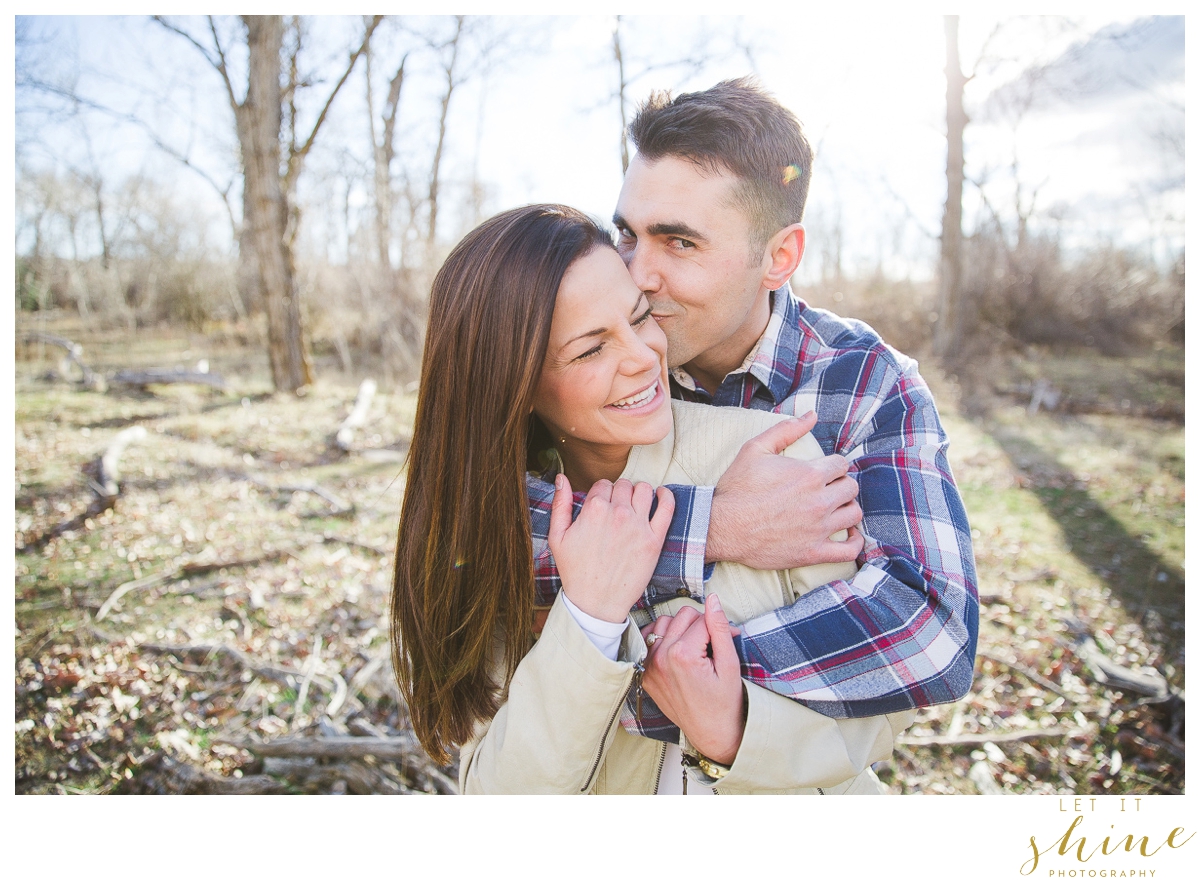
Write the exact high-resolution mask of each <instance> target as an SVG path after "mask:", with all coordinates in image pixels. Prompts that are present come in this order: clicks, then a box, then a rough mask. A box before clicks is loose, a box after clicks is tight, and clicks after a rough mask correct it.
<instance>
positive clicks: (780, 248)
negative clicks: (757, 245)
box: [763, 223, 804, 290]
mask: <svg viewBox="0 0 1200 880" xmlns="http://www.w3.org/2000/svg"><path fill="white" fill-rule="evenodd" d="M803 256H804V225H803V224H801V223H793V224H792V225H791V226H785V227H784V228H783V229H781V230H779V231H778V232H776V233H775V234H774V235H773V236H771V240H770V242H768V244H767V258H768V259H770V261H771V264H770V266H769V267H768V268H767V273H766V275H764V276H763V286H764V287H766V288H767V289H768V290H778V289H779V288H781V287H783V285H784V284H785V283H787V280H788V279H789V278H791V277H792V275H794V274H795V273H796V269H797V268H798V267H799V265H800V258H801V257H803Z"/></svg>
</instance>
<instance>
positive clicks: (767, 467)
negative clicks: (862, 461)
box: [705, 412, 863, 571]
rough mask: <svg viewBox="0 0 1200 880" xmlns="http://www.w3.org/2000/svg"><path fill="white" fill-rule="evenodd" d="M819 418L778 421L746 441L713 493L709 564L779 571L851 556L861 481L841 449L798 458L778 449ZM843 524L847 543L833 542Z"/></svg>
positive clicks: (857, 538) (856, 545) (856, 544)
mask: <svg viewBox="0 0 1200 880" xmlns="http://www.w3.org/2000/svg"><path fill="white" fill-rule="evenodd" d="M816 423H817V416H816V414H815V413H811V412H810V413H807V414H806V415H804V416H802V417H800V418H797V419H789V420H788V421H786V422H780V423H779V424H778V425H775V426H773V427H771V428H768V429H767V430H766V431H763V432H762V433H761V434H759V435H758V436H757V437H754V438H753V439H751V440H748V441H746V443H745V444H744V445H743V446H742V450H741V452H739V453H738V454H737V458H735V459H734V460H733V463H732V464H731V465H730V466H729V469H728V470H727V471H725V473H724V474H723V475H722V476H721V479H720V481H719V482H718V483H717V486H716V490H715V491H714V492H713V502H712V516H711V519H710V521H709V526H708V547H707V550H706V552H705V561H706V562H717V561H721V560H726V561H730V562H740V563H742V564H743V565H748V566H750V567H751V568H757V569H762V570H764V571H774V570H776V569H783V568H799V567H801V566H805V565H816V564H818V563H823V562H850V561H853V560H854V559H855V558H856V557H857V556H858V554H859V551H861V550H862V547H863V537H862V534H861V533H860V532H859V531H858V529H857V528H854V527H855V526H857V525H858V523H860V522H861V521H862V508H861V507H859V506H858V502H857V501H856V500H855V499H856V498H857V497H858V483H856V482H855V481H854V479H853V478H851V477H849V476H847V472H848V470H849V465H848V464H847V463H846V459H844V458H842V456H840V455H827V456H825V457H824V458H819V459H815V460H813V461H799V460H797V459H794V458H785V457H784V456H782V455H780V453H781V452H783V451H784V450H785V449H787V448H788V447H789V446H791V445H792V444H793V443H795V442H796V441H797V440H799V439H800V438H801V437H803V436H804V435H805V434H807V433H808V432H809V431H811V430H812V429H813V426H814V425H815V424H816ZM843 529H849V530H851V531H850V535H849V537H848V538H847V540H845V541H833V540H830V536H831V535H833V534H835V533H836V532H840V531H841V530H843Z"/></svg>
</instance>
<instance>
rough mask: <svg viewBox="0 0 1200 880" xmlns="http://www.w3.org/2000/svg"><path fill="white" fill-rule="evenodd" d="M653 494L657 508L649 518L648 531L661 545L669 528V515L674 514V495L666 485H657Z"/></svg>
mask: <svg viewBox="0 0 1200 880" xmlns="http://www.w3.org/2000/svg"><path fill="white" fill-rule="evenodd" d="M655 495H656V496H657V497H658V509H657V510H655V511H654V516H652V517H651V518H650V532H651V534H653V535H654V537H655V538H656V539H657V540H658V545H659V546H660V547H661V546H662V542H663V541H665V540H666V538H667V531H668V530H669V529H670V528H671V517H672V516H674V515H675V496H674V495H673V494H671V490H670V489H668V488H667V487H666V486H659V487H658V491H657V492H655Z"/></svg>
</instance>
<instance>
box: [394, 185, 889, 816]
mask: <svg viewBox="0 0 1200 880" xmlns="http://www.w3.org/2000/svg"><path fill="white" fill-rule="evenodd" d="M430 312H431V314H430V322H429V328H428V331H427V337H426V347H425V354H424V362H423V368H422V378H421V389H420V396H419V401H418V407H417V417H416V424H415V427H414V435H413V443H412V453H411V460H410V467H409V476H408V481H407V485H406V489H405V499H404V505H403V509H402V512H401V520H400V530H399V537H398V540H397V553H396V575H395V584H394V589H393V596H392V620H393V628H392V640H393V660H394V663H395V668H396V670H397V676H398V679H399V681H400V685H401V690H402V692H403V693H404V695H405V698H406V699H407V701H408V704H409V710H410V714H411V717H412V722H413V727H414V730H415V732H416V733H417V736H418V738H419V739H420V741H421V743H422V745H423V746H424V747H425V748H426V750H427V751H428V752H429V753H430V754H431V755H432V756H433V757H434V758H435V759H437V760H441V761H445V760H446V759H447V757H448V750H449V749H450V748H451V747H453V746H455V745H461V746H462V755H461V762H460V783H461V787H462V790H463V791H464V793H468V792H475V791H479V792H524V791H553V792H564V793H566V792H596V793H599V792H626V793H636V792H644V793H647V794H648V793H652V792H654V791H657V790H659V789H660V778H661V777H662V776H663V774H662V773H660V770H661V768H662V767H663V766H664V762H665V747H664V744H663V743H661V742H659V741H657V740H654V739H649V738H647V737H643V736H635V735H632V734H631V733H629V732H627V731H626V730H625V727H624V726H622V724H620V723H617V721H618V718H619V717H620V716H621V714H622V712H623V711H624V712H625V713H626V714H627V715H629V714H630V711H631V710H630V709H628V708H623V707H625V705H626V702H627V701H626V698H627V696H630V695H631V694H634V693H636V691H637V681H635V679H639V678H640V674H641V671H642V670H643V669H644V668H645V664H646V663H649V665H650V667H651V668H652V669H653V668H654V667H655V662H656V656H657V653H656V652H658V651H661V650H663V649H664V646H667V647H669V645H668V644H667V643H668V642H671V641H678V640H679V638H680V636H681V633H682V631H683V630H685V629H686V630H688V631H689V632H691V633H694V632H695V628H694V627H689V626H688V624H689V623H695V621H696V619H697V618H698V612H696V611H695V610H683V609H681V608H680V607H677V606H679V605H681V604H682V603H683V601H684V600H678V602H676V603H672V606H671V607H669V608H666V609H661V611H662V612H663V614H665V615H667V616H670V620H667V619H666V616H662V615H660V620H659V621H658V622H653V623H652V622H650V621H649V620H647V619H643V620H642V621H640V622H641V623H643V624H645V625H646V632H647V633H648V634H649V633H652V635H649V636H648V638H647V639H643V635H642V633H641V632H640V631H639V629H638V627H637V626H636V625H635V624H634V622H632V621H631V620H630V618H629V609H630V608H631V607H632V606H633V604H634V603H635V602H636V601H637V600H638V598H640V596H641V595H642V593H643V591H644V589H645V586H646V584H647V582H648V581H649V578H650V574H651V572H652V571H653V568H654V564H655V561H656V558H657V556H658V553H659V550H660V548H661V545H662V541H663V537H664V535H665V533H666V528H667V525H668V523H669V519H670V516H671V513H672V510H673V498H672V496H671V494H670V492H669V491H667V490H665V489H659V490H657V492H656V491H654V490H653V489H651V487H650V486H649V485H648V484H647V483H646V482H645V481H644V480H643V479H641V478H637V479H629V478H630V477H637V474H638V473H644V474H646V476H647V478H650V479H653V480H654V481H655V482H658V483H662V482H666V481H667V480H665V479H663V477H667V476H670V477H672V479H675V481H676V482H684V481H686V480H687V479H688V478H692V479H709V480H712V481H713V482H715V477H716V476H719V474H720V472H721V470H723V468H724V466H725V465H727V464H728V462H729V461H730V460H731V459H732V457H733V454H736V451H737V448H738V447H739V446H740V444H741V442H742V441H744V440H746V439H748V438H749V437H750V436H753V435H755V434H757V433H759V432H760V431H761V430H762V429H763V428H764V427H766V426H767V425H769V424H772V423H773V422H774V421H777V420H778V419H779V418H780V417H778V416H772V415H770V414H765V413H750V412H747V411H742V410H716V409H712V408H705V407H701V406H698V405H687V404H679V403H676V404H675V405H672V403H671V401H670V400H669V398H668V384H667V372H666V340H665V337H664V336H663V334H662V331H661V330H659V328H658V326H657V325H656V324H655V322H654V320H653V319H652V318H651V317H650V309H649V306H648V304H647V303H646V300H645V297H644V295H643V294H642V293H641V291H639V290H638V289H637V287H636V286H635V285H634V284H633V283H632V281H631V280H630V279H629V276H628V274H627V272H626V271H625V267H624V264H623V263H622V262H621V260H620V258H619V257H618V256H617V254H616V251H615V249H613V247H612V244H611V241H610V239H609V237H608V235H607V234H606V233H605V232H604V230H602V229H600V228H599V227H598V226H596V224H595V223H593V222H592V221H591V220H589V219H588V218H587V217H586V216H585V215H583V214H581V213H579V212H577V211H574V210H572V209H569V208H563V207H560V206H550V205H547V206H536V205H535V206H530V207H526V208H519V209H515V210H512V211H508V212H505V213H503V214H500V215H498V216H497V217H494V218H492V219H491V220H489V221H487V222H485V223H484V224H483V225H481V226H480V227H479V228H477V229H475V230H474V231H472V232H471V233H470V234H468V235H467V236H466V237H465V238H464V239H463V241H462V242H461V243H460V244H459V245H458V246H457V247H456V248H455V249H454V251H453V252H452V253H451V254H450V256H449V257H448V258H447V260H446V263H445V265H443V267H442V269H441V271H440V272H439V273H438V276H437V278H436V280H435V281H434V285H433V290H432V294H431V302H430ZM676 417H678V418H680V419H681V422H680V425H679V426H678V428H679V430H678V431H676V430H675V428H676V426H675V419H676ZM806 439H807V440H808V442H810V443H811V444H812V446H813V447H815V445H816V444H815V441H812V440H811V438H806ZM718 441H719V442H718ZM635 449H636V450H637V454H633V455H631V453H632V452H633V451H634V450H635ZM807 453H808V454H807V455H806V456H805V457H810V456H811V455H814V454H819V450H817V449H813V448H809V449H808V451H807ZM547 467H549V468H550V469H552V470H558V471H559V473H558V475H557V478H556V489H557V493H556V498H555V511H554V514H553V515H552V524H551V532H550V543H551V549H552V551H553V552H554V556H555V560H556V562H557V565H558V569H559V573H560V575H561V579H562V584H563V587H562V591H561V592H560V593H559V595H558V597H557V598H556V600H555V603H554V605H553V607H552V608H551V610H550V613H549V616H548V618H547V619H546V622H545V627H544V629H543V630H542V632H541V635H540V638H538V639H537V640H536V643H535V641H534V633H533V622H534V607H533V593H534V591H533V559H532V551H531V544H530V541H531V538H530V527H529V515H528V511H527V508H526V497H525V489H524V473H525V471H526V469H534V470H536V471H537V472H539V473H541V472H544V471H545V470H546V468H547ZM622 475H624V476H625V477H626V479H621V477H622ZM635 483H636V485H635ZM571 485H575V486H579V487H583V486H591V489H590V491H589V492H588V496H587V500H586V501H585V502H584V504H583V506H582V509H581V512H580V514H579V516H578V518H577V519H576V520H575V521H574V523H572V522H570V497H571V495H570V490H571ZM655 500H657V510H655V511H653V515H651V508H652V506H653V504H654V502H655ZM822 568H823V569H826V570H827V569H829V567H828V566H825V567H822ZM718 574H719V575H720V576H718ZM809 574H810V576H823V580H815V581H814V580H809V581H805V580H804V573H803V572H802V571H799V570H798V571H797V572H793V573H769V572H768V573H750V570H749V569H742V568H741V567H740V566H726V565H724V564H722V565H720V566H718V573H714V575H713V579H712V580H711V581H710V583H709V585H708V586H709V588H710V591H711V592H714V593H719V594H720V599H721V600H726V601H728V600H733V602H734V604H735V605H736V606H737V610H736V613H733V614H731V616H733V617H734V618H735V619H737V620H740V619H745V618H746V617H748V616H751V614H756V613H761V612H763V611H766V610H769V609H770V608H773V607H777V606H778V605H780V604H783V603H784V602H788V601H790V599H791V598H794V595H795V594H796V592H797V591H800V592H802V591H803V590H804V589H806V588H808V587H811V586H814V585H816V584H817V583H824V582H826V581H828V580H831V579H832V578H833V577H835V576H838V573H837V572H833V573H830V572H828V571H823V572H822V573H820V575H816V574H813V573H809ZM842 574H844V573H842ZM793 575H794V577H793ZM717 603H718V600H717V598H715V597H710V599H709V601H708V603H707V607H706V609H705V612H704V615H705V616H704V620H705V622H706V623H711V624H712V625H713V626H720V625H722V624H723V622H724V621H725V617H724V615H723V613H722V612H721V608H720V605H719V604H717ZM732 607H733V606H731V609H732ZM663 621H665V623H664V622H663ZM679 621H682V623H679ZM725 625H727V624H725ZM714 631H715V630H714ZM659 640H662V641H663V642H664V644H663V645H659V644H655V645H654V646H653V647H651V648H650V651H651V653H650V655H649V657H648V656H647V644H646V642H647V641H651V642H658V641H659ZM712 644H713V646H714V647H713V664H714V669H717V668H718V667H719V670H720V671H721V673H722V676H723V679H724V681H725V684H726V685H727V686H729V687H734V688H738V689H741V688H742V687H743V685H742V684H741V682H740V681H739V680H738V679H737V672H736V669H737V659H736V655H734V656H733V657H730V651H731V649H730V650H726V647H727V646H726V643H725V642H720V644H718V640H717V639H716V638H715V637H714V639H713V641H712ZM728 644H729V645H731V644H732V643H731V642H730V643H728ZM730 664H732V669H733V670H734V672H733V675H732V682H730V676H729V670H730V668H731V665H730ZM744 694H745V696H744V703H743V705H744V706H745V713H746V721H745V733H744V735H743V736H742V737H741V739H740V741H739V742H738V743H735V745H734V748H733V750H732V751H730V750H729V749H727V748H725V747H724V746H721V747H719V748H717V749H716V750H715V751H714V753H710V754H708V755H705V754H703V750H702V749H694V748H692V747H691V746H690V745H689V744H688V743H687V742H686V741H685V742H684V743H682V747H683V750H682V751H681V752H680V753H681V754H683V755H685V756H686V757H685V758H684V761H685V763H690V764H693V765H698V768H699V769H697V770H696V771H695V775H694V776H693V777H692V778H693V779H695V780H696V781H697V782H698V783H700V785H699V786H698V787H699V788H700V789H707V788H716V789H718V790H722V791H730V792H738V791H742V792H754V791H805V792H808V793H814V794H816V793H824V792H823V791H821V789H820V788H818V786H821V787H824V786H827V785H828V786H834V785H836V786H837V789H836V790H838V791H852V792H857V791H860V790H861V791H864V792H866V791H868V790H869V791H870V792H871V793H875V792H876V791H877V790H878V789H877V783H874V781H873V777H872V776H871V775H870V773H869V770H865V769H864V768H866V767H868V766H869V764H870V762H871V761H873V760H878V759H879V758H881V757H883V756H885V755H886V754H888V753H890V750H891V745H892V738H893V737H894V735H895V733H897V732H898V731H899V730H900V729H903V727H904V726H906V725H907V723H908V722H909V721H910V720H911V717H912V715H911V713H902V714H901V715H898V716H889V717H880V718H870V719H849V720H834V719H829V718H825V717H824V716H821V715H819V714H818V713H816V712H813V711H811V710H809V709H807V708H805V707H803V706H801V705H799V704H798V703H795V702H793V701H791V700H788V699H786V698H784V697H782V696H779V695H777V694H772V693H770V692H768V691H765V690H764V689H762V688H760V687H757V686H754V685H749V686H746V687H745V690H744ZM631 702H634V703H635V704H636V701H631ZM625 720H626V721H630V720H631V719H629V718H626V719H625ZM630 726H631V727H632V726H633V725H632V724H631V725H630ZM685 732H686V731H685ZM725 745H727V743H726V744H725ZM706 747H707V746H706ZM666 775H667V776H669V777H670V776H673V774H672V773H668V774H666ZM682 778H683V777H682V775H681V777H680V779H681V780H682ZM693 790H696V788H695V787H694V788H693Z"/></svg>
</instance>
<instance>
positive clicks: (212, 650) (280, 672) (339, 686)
mask: <svg viewBox="0 0 1200 880" xmlns="http://www.w3.org/2000/svg"><path fill="white" fill-rule="evenodd" d="M135 647H136V648H137V649H138V650H141V651H150V652H151V653H156V654H171V655H173V656H176V657H180V658H184V657H187V656H189V655H195V654H202V655H204V656H206V657H210V656H216V655H220V656H224V657H228V658H229V659H231V660H233V661H234V662H235V663H237V664H239V665H240V666H242V667H244V668H245V669H248V670H250V672H251V673H253V674H254V675H256V676H258V677H259V678H267V679H270V680H271V681H275V682H278V683H280V684H283V685H287V686H288V687H291V688H295V687H298V686H299V684H300V682H301V681H302V680H303V678H304V674H305V673H304V671H303V670H300V669H290V668H288V667H286V666H270V665H267V664H260V663H255V662H254V661H253V660H252V659H251V658H250V656H249V655H248V654H246V653H244V652H242V651H239V650H238V649H237V648H234V647H233V646H231V645H163V644H155V643H152V642H143V643H142V644H140V645H136V646H135ZM312 683H313V684H316V685H319V686H320V687H322V688H324V689H325V690H326V691H327V692H329V693H331V694H332V695H333V696H332V697H331V699H330V705H331V706H332V705H334V704H337V705H338V708H340V707H341V704H342V703H344V702H345V699H346V682H345V681H344V680H343V679H342V677H341V676H340V675H338V674H336V673H319V674H314V675H313V677H312Z"/></svg>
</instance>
